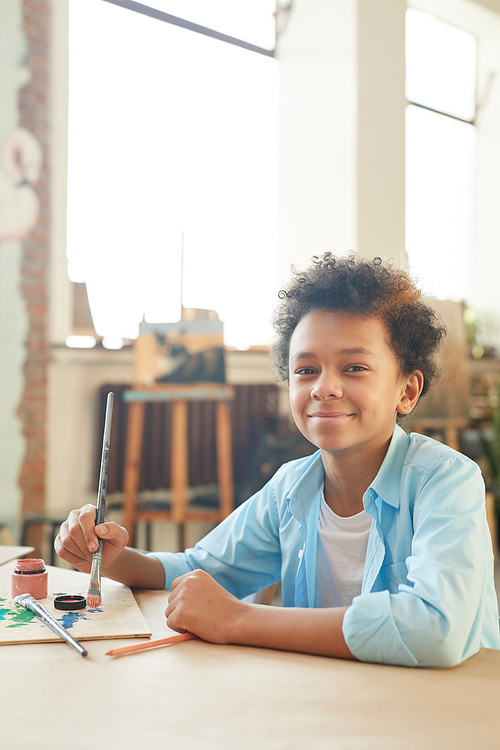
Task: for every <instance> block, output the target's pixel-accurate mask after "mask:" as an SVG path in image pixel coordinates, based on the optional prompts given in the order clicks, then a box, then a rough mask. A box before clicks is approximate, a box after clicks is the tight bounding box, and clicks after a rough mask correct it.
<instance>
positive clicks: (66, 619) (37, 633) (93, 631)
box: [0, 565, 151, 645]
mask: <svg viewBox="0 0 500 750" xmlns="http://www.w3.org/2000/svg"><path fill="white" fill-rule="evenodd" d="M12 570H13V568H12V569H11V566H10V565H2V566H1V568H0V645H6V644H14V643H48V642H53V643H55V642H58V641H59V640H60V639H58V638H57V636H56V635H55V634H54V633H53V632H52V631H51V630H50V628H48V627H47V626H46V625H44V623H43V622H41V620H39V619H38V618H37V617H36V615H34V614H33V612H30V611H29V610H27V609H24V607H21V606H19V605H18V604H16V603H15V601H14V600H13V599H12V594H11V588H10V586H11V575H12ZM48 572H49V595H48V596H47V597H46V598H45V599H40V603H41V604H43V606H44V607H45V608H46V609H47V610H48V611H49V612H50V613H51V614H52V615H53V616H54V617H55V619H56V620H58V621H59V622H60V623H61V625H62V626H63V627H65V628H66V630H68V631H69V632H70V633H71V635H73V636H74V637H75V638H76V639H77V640H79V641H84V640H104V639H107V638H110V639H111V638H142V637H144V638H147V637H149V636H150V635H151V630H150V628H149V627H148V626H147V624H146V622H145V620H144V618H143V616H142V614H141V611H140V609H139V607H138V605H137V602H136V600H135V598H134V595H133V594H132V591H131V590H130V589H129V588H128V586H124V585H123V584H121V583H117V582H116V581H111V580H109V579H107V578H103V579H102V584H101V592H102V604H101V606H100V607H96V608H95V609H89V608H88V607H86V608H85V609H81V610H75V611H72V612H64V611H61V610H57V609H55V608H54V599H55V597H56V596H61V595H62V594H83V595H84V596H86V594H87V588H88V585H89V576H88V575H87V574H85V573H79V572H78V571H73V570H66V569H64V568H54V567H48Z"/></svg>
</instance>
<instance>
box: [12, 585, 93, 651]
mask: <svg viewBox="0 0 500 750" xmlns="http://www.w3.org/2000/svg"><path fill="white" fill-rule="evenodd" d="M14 601H15V603H16V604H19V605H20V606H21V607H24V608H25V609H29V610H30V612H33V614H35V615H36V616H37V617H39V618H40V620H41V621H42V622H44V623H45V625H48V627H49V628H50V629H51V630H53V631H54V633H56V635H58V636H59V637H60V638H64V640H65V641H66V643H69V645H70V646H73V648H74V649H76V650H77V651H78V653H79V654H81V655H82V656H87V652H86V650H85V649H84V648H83V646H81V645H80V644H79V643H78V641H77V640H75V639H74V638H73V636H72V635H70V634H69V633H68V631H67V630H66V628H64V627H63V626H62V625H61V623H60V622H58V621H57V620H56V619H55V617H52V615H51V614H50V612H49V611H48V610H47V609H45V607H44V606H43V604H40V602H38V601H37V600H36V599H35V598H34V597H33V596H31V594H19V596H15V597H14Z"/></svg>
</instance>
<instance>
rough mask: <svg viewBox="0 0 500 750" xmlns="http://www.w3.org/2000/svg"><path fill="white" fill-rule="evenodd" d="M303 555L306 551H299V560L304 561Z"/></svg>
mask: <svg viewBox="0 0 500 750" xmlns="http://www.w3.org/2000/svg"><path fill="white" fill-rule="evenodd" d="M303 554H304V550H303V549H299V560H302V556H303ZM301 606H302V605H301Z"/></svg>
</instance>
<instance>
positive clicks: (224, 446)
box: [123, 383, 234, 548]
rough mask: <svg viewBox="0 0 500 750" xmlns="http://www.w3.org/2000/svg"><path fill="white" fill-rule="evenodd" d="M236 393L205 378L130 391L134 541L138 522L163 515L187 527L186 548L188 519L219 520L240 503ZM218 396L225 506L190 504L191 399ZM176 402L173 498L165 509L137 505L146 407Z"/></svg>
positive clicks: (128, 462) (128, 489) (128, 498)
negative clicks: (234, 437)
mask: <svg viewBox="0 0 500 750" xmlns="http://www.w3.org/2000/svg"><path fill="white" fill-rule="evenodd" d="M233 397H234V393H233V389H232V388H231V387H230V386H226V385H218V384H211V383H203V384H197V385H165V386H161V387H155V388H151V389H142V388H141V389H134V390H130V391H124V393H123V398H124V400H125V401H127V402H128V403H129V415H128V426H127V445H126V452H125V471H124V482H123V484H124V504H123V523H124V526H125V528H126V529H127V531H128V533H129V535H130V542H129V543H130V545H131V546H133V545H134V541H135V539H134V537H135V524H136V523H137V521H145V522H146V523H151V522H154V521H157V520H172V521H174V522H175V523H177V524H178V525H179V528H180V531H181V542H180V546H181V548H183V547H184V539H183V533H184V524H185V523H186V521H206V520H210V521H214V522H215V523H218V522H219V521H222V519H224V518H226V516H228V515H229V514H230V513H231V511H232V510H233V508H234V499H233V468H232V445H231V420H230V415H229V401H230V400H232V399H233ZM200 400H201V401H215V402H216V414H215V430H216V445H217V479H218V485H219V507H218V509H216V510H205V509H203V510H196V509H190V508H189V504H188V489H189V455H188V402H189V401H200ZM162 401H171V402H172V455H171V488H172V503H171V507H170V508H168V509H167V508H165V509H163V508H162V509H158V508H156V509H149V510H148V509H141V508H139V507H138V506H137V490H138V487H139V477H140V469H141V452H142V438H143V429H144V410H145V405H146V403H151V402H162Z"/></svg>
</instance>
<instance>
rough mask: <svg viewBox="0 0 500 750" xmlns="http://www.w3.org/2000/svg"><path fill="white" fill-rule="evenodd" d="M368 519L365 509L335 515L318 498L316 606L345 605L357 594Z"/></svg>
mask: <svg viewBox="0 0 500 750" xmlns="http://www.w3.org/2000/svg"><path fill="white" fill-rule="evenodd" d="M371 522H372V519H371V517H370V516H369V515H368V513H367V512H366V510H364V509H363V510H362V511H361V513H356V515H355V516H348V517H343V516H338V515H337V514H336V513H334V512H333V510H332V509H331V508H330V506H329V505H327V503H326V500H325V495H324V492H323V497H322V500H321V507H320V513H319V521H318V552H317V567H316V607H348V606H349V605H350V604H352V600H353V598H354V597H355V596H358V595H359V594H360V593H361V584H362V582H363V574H364V570H365V558H366V548H367V546H368V535H369V533H370V526H371Z"/></svg>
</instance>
